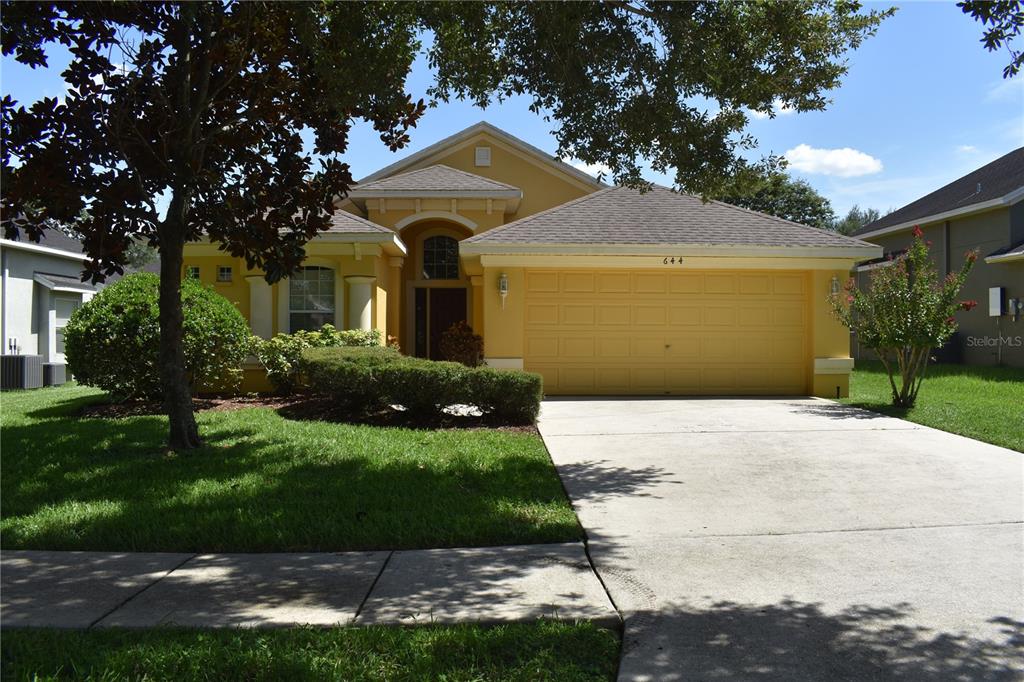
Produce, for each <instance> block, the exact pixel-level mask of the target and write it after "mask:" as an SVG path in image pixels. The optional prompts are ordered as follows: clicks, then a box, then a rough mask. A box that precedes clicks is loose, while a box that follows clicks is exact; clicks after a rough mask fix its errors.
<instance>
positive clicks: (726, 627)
mask: <svg viewBox="0 0 1024 682" xmlns="http://www.w3.org/2000/svg"><path fill="white" fill-rule="evenodd" d="M637 622H641V623H642V624H643V625H642V629H641V630H637V628H636V627H633V628H632V629H631V625H633V624H635V623H637ZM988 625H989V627H987V628H985V629H986V630H987V631H988V635H987V637H978V636H971V635H968V634H965V633H962V632H937V631H934V630H929V629H927V628H925V627H922V626H919V625H917V624H915V620H914V609H913V607H912V606H911V605H909V604H896V605H892V606H870V605H863V604H854V605H850V606H848V607H846V608H844V609H842V610H841V611H839V612H838V613H836V612H831V611H829V612H826V610H825V609H824V608H822V605H821V604H815V603H805V602H799V601H794V600H789V599H787V600H784V601H781V602H778V603H771V604H757V605H753V604H737V603H734V602H729V601H721V602H717V603H714V604H712V605H710V606H708V607H703V608H698V607H689V606H688V607H684V608H677V609H672V608H668V609H666V610H664V611H658V612H655V613H650V614H647V613H642V612H641V613H636V614H634V615H632V616H631V617H628V618H627V620H626V633H625V636H624V641H623V645H624V658H623V662H622V668H621V675H622V677H624V678H626V679H633V678H634V677H638V676H641V675H646V676H647V677H646V678H645V679H659V680H676V679H678V680H710V679H722V680H764V681H767V680H778V681H780V682H781V681H783V680H785V681H787V682H788V681H791V680H914V681H918V682H940V681H942V682H945V681H947V680H1007V681H1009V680H1019V679H1021V675H1022V674H1024V666H1022V663H1021V661H1022V660H1024V658H1022V656H1021V654H1022V653H1024V651H1022V649H1021V646H1022V644H1024V623H1021V622H1019V621H1017V620H1015V619H1013V618H1010V617H1007V616H997V617H993V618H991V619H990V620H989V621H988ZM669 652H671V655H669Z"/></svg>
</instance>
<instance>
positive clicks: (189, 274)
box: [185, 265, 199, 279]
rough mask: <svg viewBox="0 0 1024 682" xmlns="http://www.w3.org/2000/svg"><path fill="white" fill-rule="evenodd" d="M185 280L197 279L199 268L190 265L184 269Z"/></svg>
mask: <svg viewBox="0 0 1024 682" xmlns="http://www.w3.org/2000/svg"><path fill="white" fill-rule="evenodd" d="M185 279H199V266H198V265H190V266H188V267H187V268H185Z"/></svg>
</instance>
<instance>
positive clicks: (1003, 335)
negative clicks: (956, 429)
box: [858, 203, 1024, 367]
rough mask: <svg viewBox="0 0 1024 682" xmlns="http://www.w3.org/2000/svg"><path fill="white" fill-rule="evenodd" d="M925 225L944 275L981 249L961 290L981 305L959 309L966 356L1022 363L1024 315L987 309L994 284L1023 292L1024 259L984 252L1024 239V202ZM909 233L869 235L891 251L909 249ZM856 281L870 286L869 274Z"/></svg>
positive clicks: (1012, 294) (1011, 293)
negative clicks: (998, 258) (1000, 259)
mask: <svg viewBox="0 0 1024 682" xmlns="http://www.w3.org/2000/svg"><path fill="white" fill-rule="evenodd" d="M921 229H922V231H923V232H924V234H925V238H926V239H928V240H929V241H931V242H932V254H933V259H934V261H935V264H936V268H937V269H938V271H939V275H940V276H944V275H945V274H946V273H948V272H955V271H957V270H959V269H960V267H961V266H962V265H963V262H964V258H965V254H966V253H967V252H968V251H971V250H977V251H978V254H979V257H978V261H977V262H976V263H975V265H974V268H973V270H972V271H971V274H970V275H969V276H968V278H967V282H966V283H965V284H964V288H963V290H962V293H961V298H962V299H964V300H975V301H977V302H978V305H977V307H976V308H974V309H973V310H971V311H961V312H959V313H957V315H956V319H957V322H958V324H959V326H960V335H959V336H960V348H961V353H962V359H963V362H965V363H968V364H978V365H994V364H997V363H999V362H1001V363H1002V364H1006V365H1011V366H1015V367H1024V319H1022V318H1020V317H1018V318H1017V321H1016V322H1014V321H1013V320H1012V319H1011V318H1010V316H1009V315H1004V316H1002V317H999V318H995V317H990V316H989V314H988V290H989V288H990V287H1005V289H1006V292H1005V293H1006V295H1005V298H1024V262H1020V261H1017V262H1010V263H986V262H985V256H987V255H989V254H991V253H992V252H994V251H997V250H999V249H1001V248H1005V247H1007V246H1009V245H1010V244H1013V243H1018V242H1020V241H1021V239H1024V203H1020V204H1017V205H1015V206H1014V207H1011V208H1004V209H999V210H995V211H988V212H985V213H979V214H976V215H972V216H967V217H964V218H959V219H956V220H951V221H948V222H940V223H930V224H923V225H921ZM947 233H948V243H947V236H946V235H947ZM1014 235H1018V236H1016V237H1015V236H1014ZM911 239H912V237H911V233H910V231H904V232H900V233H898V234H892V235H884V236H881V237H872V238H871V239H869V240H868V241H871V242H872V243H875V244H879V245H881V246H882V247H884V248H885V250H886V252H890V251H895V250H901V249H905V248H906V247H907V246H908V245H909V244H910V242H911ZM858 284H859V285H860V286H862V287H863V286H867V284H868V275H867V274H864V273H862V274H861V275H859V276H858ZM1000 339H1002V340H1001V341H1000ZM861 354H864V351H863V350H861Z"/></svg>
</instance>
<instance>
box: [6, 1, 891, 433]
mask: <svg viewBox="0 0 1024 682" xmlns="http://www.w3.org/2000/svg"><path fill="white" fill-rule="evenodd" d="M2 9H3V12H2V18H0V43H2V47H3V53H4V54H5V55H14V58H15V59H16V60H18V61H19V62H21V63H23V64H28V65H30V66H33V67H43V66H46V64H47V50H48V49H49V47H50V46H51V45H52V44H54V43H60V44H61V45H64V46H66V47H67V49H68V50H69V51H70V52H71V55H72V58H71V63H70V64H69V66H68V67H67V68H66V69H65V70H64V72H63V74H62V75H63V77H64V79H65V81H66V82H67V83H68V86H69V89H68V96H67V97H66V99H65V100H64V101H58V100H57V99H55V98H45V99H43V100H41V101H39V102H36V103H33V104H30V105H28V106H25V105H22V104H19V103H17V102H15V101H14V100H13V99H12V98H11V97H10V96H9V95H6V96H5V97H4V98H3V100H2V132H3V148H2V154H0V183H2V184H3V187H4V194H3V202H2V215H0V220H2V223H3V227H4V232H5V234H6V235H7V236H9V237H11V236H15V235H16V234H17V233H19V232H25V233H27V235H28V236H29V237H30V238H32V239H38V238H39V236H40V232H41V229H43V228H42V226H44V225H45V224H46V220H48V219H57V220H63V221H70V220H71V219H72V218H73V217H75V216H77V215H79V214H81V213H82V211H83V210H87V211H88V217H87V219H86V220H85V221H84V222H82V223H80V224H79V228H80V231H81V233H82V235H83V238H84V245H85V248H86V251H87V253H88V254H89V256H90V257H91V259H92V260H91V261H90V263H89V265H88V270H87V275H88V276H90V277H92V278H93V279H94V280H99V279H102V278H103V277H104V276H106V275H110V274H113V273H115V272H121V271H122V270H123V268H124V266H125V264H126V262H127V259H128V255H127V253H128V251H129V249H130V247H131V244H133V243H136V242H145V243H147V244H150V245H152V246H155V247H156V248H158V250H159V252H160V262H161V282H162V287H161V298H160V311H161V334H162V336H161V338H162V345H161V348H162V356H161V362H160V366H161V370H162V372H163V374H164V379H163V381H164V399H165V402H166V405H167V411H168V416H169V417H170V444H171V446H172V447H176V448H188V447H194V446H196V445H198V444H199V442H200V439H199V433H198V429H197V428H196V424H195V419H194V417H193V415H192V412H191V399H190V395H189V393H188V387H187V381H186V377H185V375H184V359H183V355H182V337H181V329H182V319H181V315H182V314H181V304H180V277H181V267H182V253H183V249H184V244H185V243H186V242H188V241H193V240H197V239H201V238H209V239H211V240H212V241H214V242H216V243H219V244H220V247H221V248H222V249H223V250H224V251H226V252H228V253H230V254H231V255H233V256H236V257H241V258H244V259H245V261H246V263H247V265H248V266H249V267H250V268H258V269H261V270H263V271H264V272H265V273H266V276H267V279H268V281H271V282H273V281H275V280H277V279H279V278H280V277H282V276H285V275H287V274H289V273H290V272H292V271H293V270H294V269H295V268H296V267H298V266H299V264H300V263H301V262H302V259H303V257H304V255H305V252H304V248H303V247H304V244H305V243H306V242H307V241H308V240H309V239H310V238H312V237H313V236H314V235H316V234H317V232H318V231H320V230H322V229H325V228H326V227H327V224H328V218H327V215H328V213H329V212H330V211H331V210H332V199H334V198H335V197H338V196H344V195H345V194H346V193H347V191H348V188H349V186H350V184H351V182H352V178H351V176H350V174H349V168H348V166H347V165H346V164H345V163H344V162H343V161H342V155H343V153H344V152H345V150H346V148H347V145H348V136H349V133H350V130H351V128H352V125H353V124H354V123H355V122H358V121H366V122H368V123H369V124H370V125H372V126H373V128H374V129H375V130H376V131H377V132H378V133H379V134H380V137H381V139H382V140H383V141H384V143H385V144H386V145H387V146H388V147H389V148H390V149H392V150H396V149H398V148H401V147H403V146H404V145H405V144H407V143H408V141H409V130H410V128H412V127H413V126H415V124H416V123H417V121H418V120H419V118H420V117H421V116H422V114H423V112H424V111H425V109H426V107H427V106H428V105H429V104H432V103H435V102H443V101H447V100H448V99H449V98H452V97H457V98H469V99H471V100H472V101H474V102H476V103H477V104H479V105H481V106H484V105H486V104H488V103H490V102H492V101H495V100H498V101H500V100H502V99H504V98H507V97H511V96H513V95H525V96H528V97H530V98H531V101H532V108H533V109H534V111H536V112H538V113H541V114H543V115H545V116H546V117H548V118H550V119H552V120H553V121H554V122H555V127H554V135H555V138H556V139H557V141H558V153H559V154H560V155H561V156H567V157H568V156H572V157H575V158H578V159H580V160H582V161H584V162H586V163H602V164H605V165H607V166H608V167H610V168H611V169H612V172H613V175H614V176H615V179H616V180H619V181H625V182H630V183H634V184H638V183H639V182H640V163H641V162H642V159H643V158H646V159H647V160H648V161H649V162H650V163H651V165H652V166H653V167H654V169H655V170H658V171H667V170H668V169H671V170H672V172H674V173H675V179H676V183H677V184H678V185H679V186H680V187H682V188H685V189H687V190H689V191H694V192H699V193H701V194H704V195H713V194H714V192H715V191H716V190H717V189H719V188H721V186H722V185H723V184H724V182H725V180H724V179H725V178H726V177H728V176H729V175H730V174H731V171H732V170H734V169H735V168H736V167H737V166H738V165H739V164H740V163H742V162H741V161H740V157H739V153H740V152H741V151H743V150H745V149H749V148H751V147H753V146H754V145H755V141H754V140H753V138H751V137H750V136H748V135H744V134H743V129H744V126H745V125H746V122H747V119H746V114H745V113H744V111H746V110H754V111H770V110H771V108H772V105H773V103H774V102H776V101H782V102H783V103H784V104H785V105H787V106H790V107H792V108H794V109H796V110H798V111H806V110H813V109H822V108H824V106H825V104H826V102H827V100H826V95H827V92H828V91H829V90H830V89H832V88H835V87H836V86H837V85H838V84H839V82H840V78H841V77H842V76H843V74H844V73H845V72H846V63H845V60H844V55H845V53H846V52H847V51H848V50H850V49H852V48H856V47H857V46H858V45H860V43H861V42H862V41H863V40H864V39H865V38H866V37H867V36H869V35H871V34H872V33H873V32H874V31H875V30H876V27H877V26H878V24H879V22H880V21H881V20H882V19H883V18H884V17H885V16H886V15H887V14H888V11H885V12H878V11H870V12H864V11H861V6H860V4H859V3H857V2H850V1H849V0H840V1H839V2H831V1H827V0H792V1H790V2H784V3H752V2H710V1H709V2H690V3H663V2H654V1H653V0H644V1H641V0H637V1H636V2H603V3H596V2H595V3H395V2H379V3H362V2H351V3H349V2H295V3H278V2H239V1H237V0H227V1H226V2H191V3H172V2H146V3H143V2H95V3H86V2H66V3H59V2H40V3H17V2H9V1H6V2H3V5H2ZM421 36H426V38H427V40H425V41H424V42H423V44H421ZM424 44H425V45H426V46H425V47H424ZM422 52H425V53H426V58H427V60H428V62H429V64H430V65H431V66H432V67H433V68H434V69H435V71H436V82H435V83H434V84H433V86H432V87H431V88H430V90H429V95H430V97H431V98H432V101H431V102H429V103H425V102H423V101H414V99H413V98H412V97H411V96H410V95H409V94H408V92H407V86H406V78H407V76H408V74H409V72H410V69H411V66H412V63H413V60H414V59H415V58H416V57H417V55H418V54H420V53H422ZM304 131H311V132H312V138H313V143H312V148H311V149H306V148H305V147H304V144H303V140H302V137H301V134H302V133H303V132H304ZM776 163H777V159H774V158H771V157H769V158H768V159H765V160H763V161H762V162H760V163H759V167H760V168H763V169H770V168H772V167H774V165H775V164H776ZM161 198H164V199H166V206H167V207H166V210H161V209H160V208H159V206H160V205H161V204H160V202H159V200H160V199H161Z"/></svg>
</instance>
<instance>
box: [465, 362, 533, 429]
mask: <svg viewBox="0 0 1024 682" xmlns="http://www.w3.org/2000/svg"><path fill="white" fill-rule="evenodd" d="M466 390H467V391H468V393H469V396H470V399H469V400H468V401H466V402H468V403H470V404H471V405H476V406H478V407H479V408H480V409H481V410H483V412H484V413H485V414H487V415H490V416H493V417H495V418H496V419H498V420H500V421H504V422H509V423H513V424H532V423H533V422H535V421H537V415H538V414H539V413H540V401H541V399H542V398H543V397H544V385H543V381H542V380H541V377H540V375H539V374H534V373H533V372H517V371H512V370H504V369H493V368H488V367H480V368H478V369H475V370H473V371H472V372H469V373H467V375H466Z"/></svg>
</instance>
